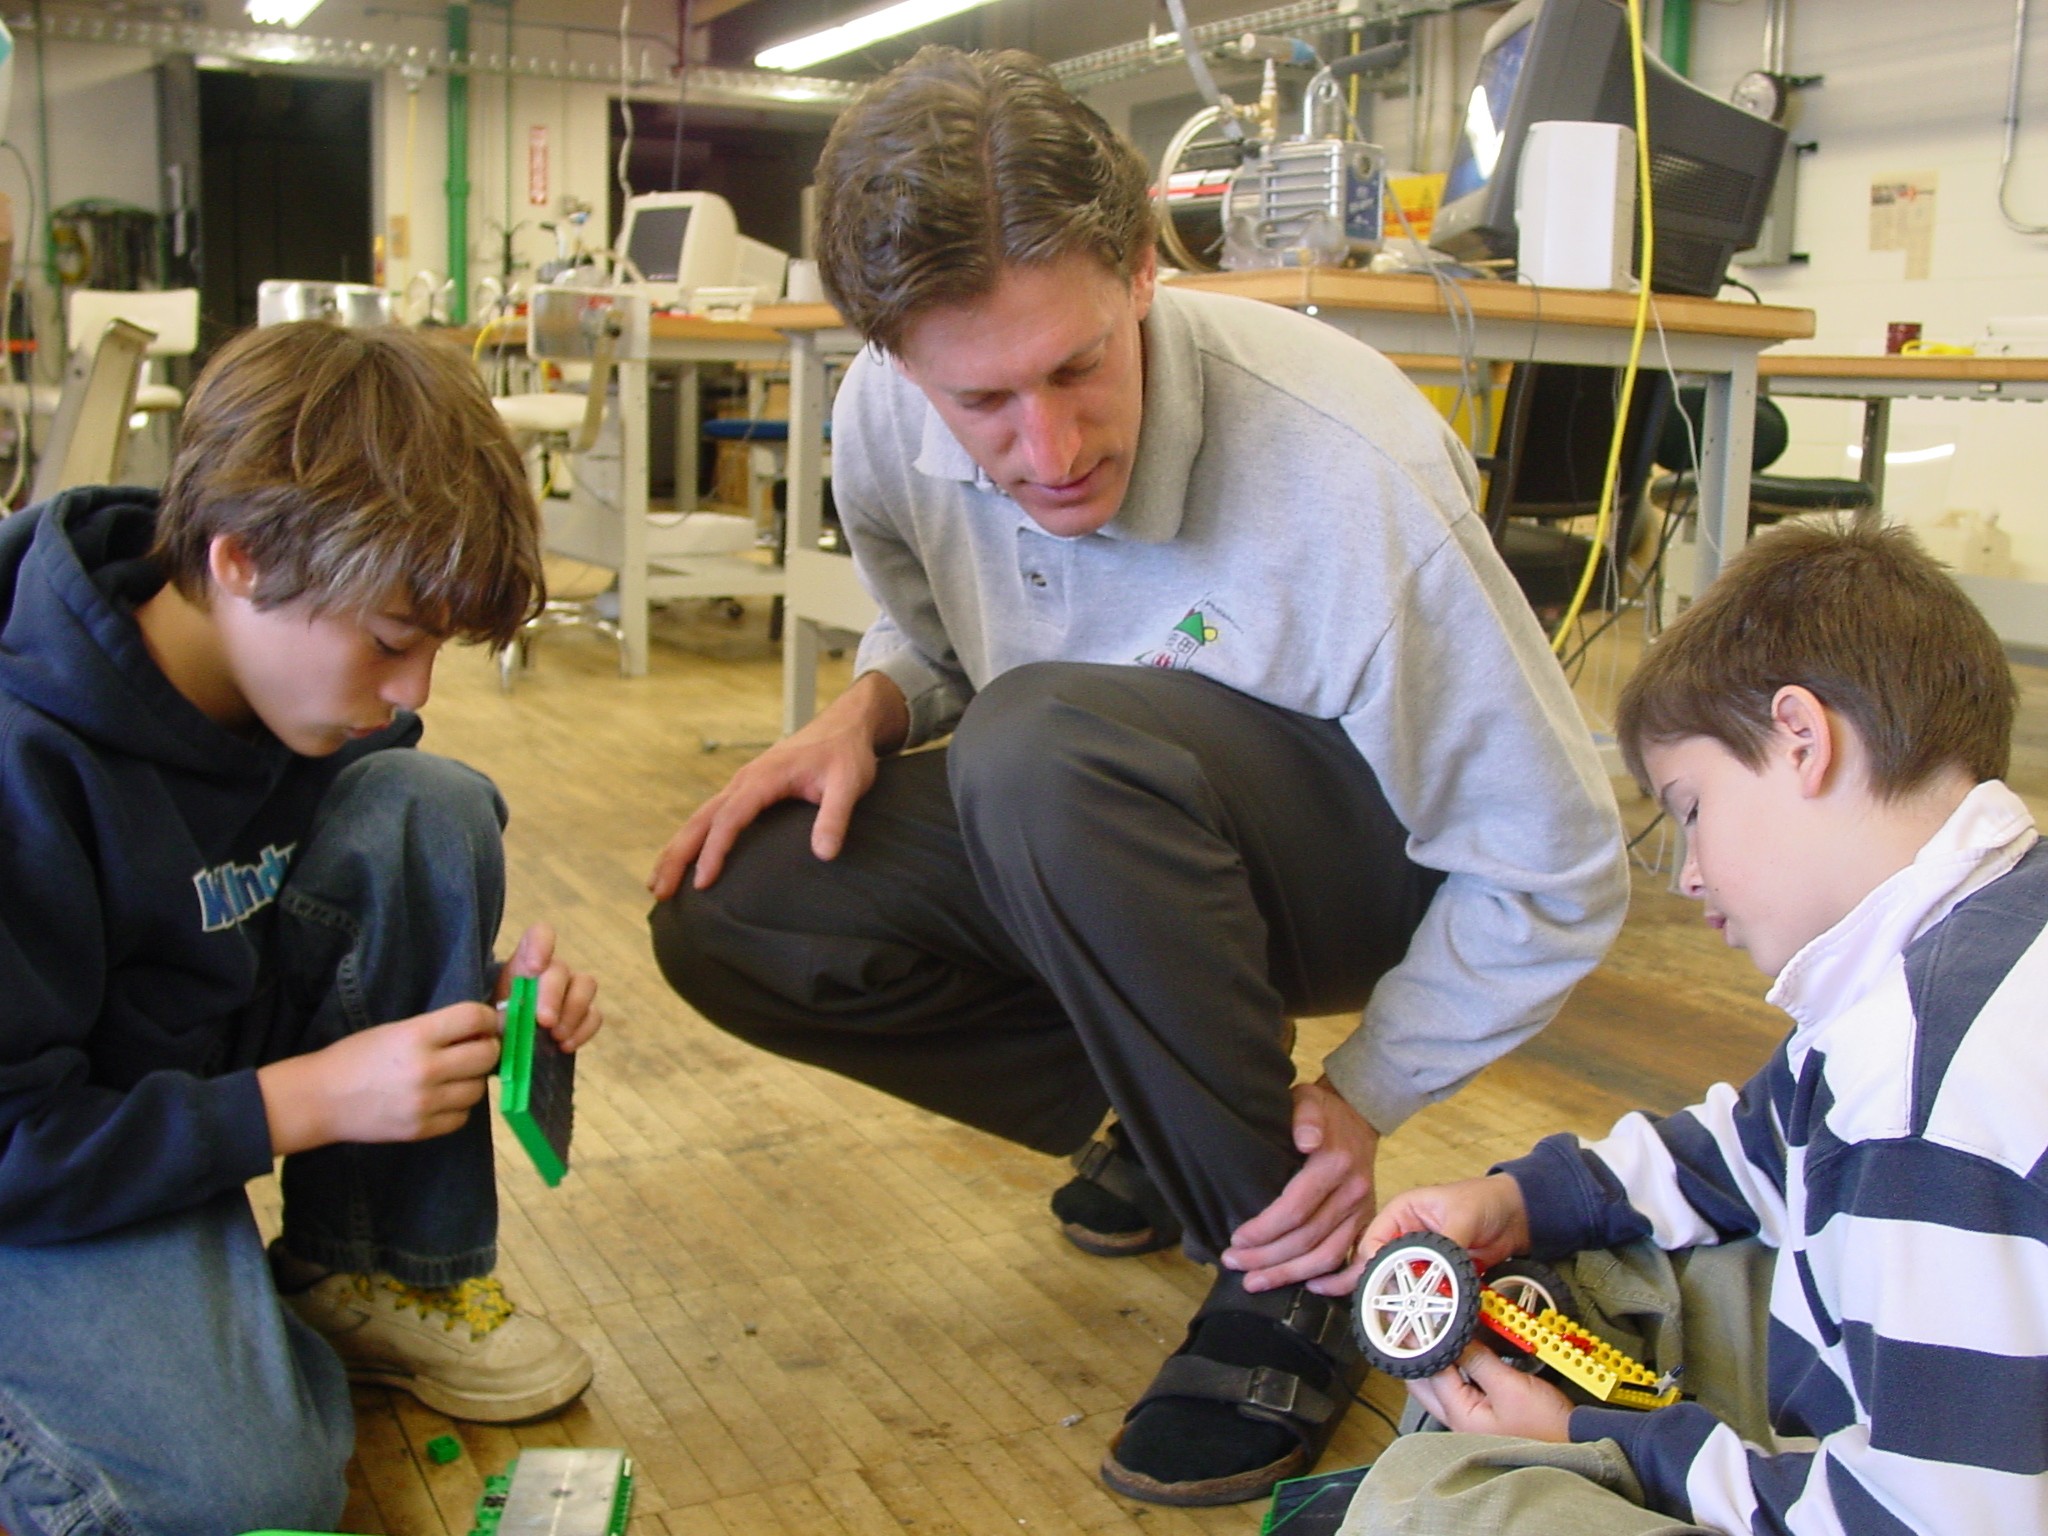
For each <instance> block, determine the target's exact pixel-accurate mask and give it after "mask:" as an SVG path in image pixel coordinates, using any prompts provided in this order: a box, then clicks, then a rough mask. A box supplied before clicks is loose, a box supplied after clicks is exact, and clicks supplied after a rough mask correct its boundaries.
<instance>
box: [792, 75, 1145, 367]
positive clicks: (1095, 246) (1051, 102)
mask: <svg viewBox="0 0 2048 1536" xmlns="http://www.w3.org/2000/svg"><path fill="white" fill-rule="evenodd" d="M818 202H819V208H820V210H821V212H820V214H819V218H818V265H819V270H820V274H821V275H822V277H823V278H824V283H825V290H826V292H827V293H828V294H829V295H830V296H831V298H832V301H833V302H834V303H835V304H837V305H838V306H839V312H840V314H841V315H842V316H844V317H845V319H846V322H847V323H848V324H849V325H851V326H853V327H854V329H856V330H858V331H859V332H860V333H861V335H863V336H864V337H866V338H867V339H868V340H869V341H871V342H874V343H876V344H877V345H878V346H880V347H882V348H884V349H885V350H887V351H891V352H894V351H898V350H899V349H900V348H901V346H902V343H903V339H904V335H905V332H906V331H907V329H908V328H909V326H910V324H911V323H912V322H913V321H914V320H915V319H917V318H918V317H919V316H920V315H922V314H923V313H924V312H925V311H927V310H929V309H932V308H934V307H937V306H940V305H946V304H959V303H965V302H971V301H973V300H975V299H979V298H982V297H984V296H986V295H987V294H989V293H990V292H992V291H993V290H994V288H995V286H996V281H997V279H998V278H999V277H1000V275H1001V273H1002V270H1003V268H1005V267H1007V266H1039V265H1043V264H1045V263H1048V262H1053V261H1058V260H1060V259H1061V258H1062V257H1065V256H1069V255H1072V254H1074V253H1076V252H1085V253H1086V254H1088V255H1091V256H1094V257H1095V258H1097V259H1098V260H1100V261H1101V262H1102V264H1103V265H1104V266H1105V267H1107V268H1109V269H1110V270H1112V271H1116V272H1120V273H1122V274H1123V275H1124V276H1126V277H1134V276H1135V275H1136V274H1137V270H1138V267H1139V265H1140V263H1141V261H1142V260H1143V258H1144V255H1145V253H1146V251H1148V250H1149V249H1150V248H1151V245H1152V238H1153V221H1152V197H1151V175H1150V173H1149V172H1148V171H1147V170H1146V168H1145V162H1144V160H1143V159H1142V158H1141V157H1140V156H1139V154H1138V152H1137V151H1136V150H1135V149H1133V148H1131V146H1130V145H1129V144H1127V143H1125V142H1124V141H1123V140H1122V139H1120V138H1118V137H1117V135H1116V134H1115V132H1114V131H1112V130H1111V128H1110V126H1109V124H1108V123H1106V122H1104V121H1103V120H1102V117H1101V115H1100V114H1098V113H1097V112H1096V111H1095V110H1094V108H1092V107H1090V106H1088V105H1087V104H1086V103H1085V102H1082V101H1080V100H1079V99H1078V98H1076V97H1074V96H1073V95H1071V94H1070V93H1069V92H1068V91H1067V89H1066V87H1064V86H1062V85H1061V84H1060V83H1059V81H1058V80H1056V79H1055V78H1053V75H1052V72H1051V71H1050V70H1048V69H1047V68H1046V67H1045V65H1044V64H1043V63H1041V62H1040V61H1039V60H1038V59H1035V58H1033V57H1032V56H1031V55H1030V54H1028V53H1018V52H1015V51H1007V52H1002V53H962V52H961V51H960V50H959V49H957V48H941V47H935V46H934V47H926V48H920V49H919V50H918V51H917V53H916V54H915V55H914V56H913V57H912V58H911V59H910V60H909V61H908V62H907V63H905V64H903V65H901V66H899V67H898V68H897V69H895V70H893V71H891V72H890V73H889V74H887V75H884V76H883V77H882V78H881V79H880V80H877V81H875V82H874V83H873V84H872V85H870V86H869V87H868V88H867V89H866V90H865V91H863V92H862V93H861V95H860V97H859V98H858V99H857V100H856V101H855V102H854V103H853V105H852V106H850V107H848V108H847V109H846V111H845V112H844V113H842V114H841V115H840V118H839V121H838V122H837V123H836V124H834V125H833V128H832V134H831V137H830V138H828V139H827V140H826V142H825V152H824V154H823V155H822V156H821V157H820V159H819V161H818Z"/></svg>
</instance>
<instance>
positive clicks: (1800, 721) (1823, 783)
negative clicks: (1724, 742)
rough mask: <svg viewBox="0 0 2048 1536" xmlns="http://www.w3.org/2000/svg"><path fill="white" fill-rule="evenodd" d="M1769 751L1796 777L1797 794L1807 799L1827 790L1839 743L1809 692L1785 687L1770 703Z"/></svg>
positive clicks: (1827, 717) (1831, 721) (1828, 718)
mask: <svg viewBox="0 0 2048 1536" xmlns="http://www.w3.org/2000/svg"><path fill="white" fill-rule="evenodd" d="M1771 737H1772V740H1771V748H1772V750H1773V751H1774V752H1777V753H1781V754H1783V756H1784V759H1785V761H1786V762H1787V763H1788V764H1789V765H1790V766H1791V768H1792V771H1793V772H1794V774H1796V775H1797V776H1798V780H1799V791H1800V793H1801V794H1802V795H1805V796H1806V797H1807V798H1809V799H1811V798H1812V797H1813V796H1815V795H1818V794H1820V793H1821V792H1822V791H1823V790H1825V789H1826V788H1827V787H1828V784H1829V773H1830V770H1831V769H1832V768H1833V767H1834V766H1835V763H1836V761H1837V759H1838V757H1839V755H1840V751H1841V746H1842V743H1841V741H1840V739H1839V736H1838V734H1837V732H1836V729H1835V721H1834V717H1833V716H1831V715H1830V714H1829V713H1828V708H1827V706H1826V705H1825V704H1823V703H1821V701H1820V700H1819V699H1818V698H1816V697H1814V694H1813V691H1812V690H1811V689H1809V688H1803V687H1801V686H1800V685H1799V684H1797V683H1787V684H1786V685H1785V686H1784V687H1782V688H1780V689H1779V690H1778V692H1777V695H1776V696H1775V697H1774V698H1772V700H1771Z"/></svg>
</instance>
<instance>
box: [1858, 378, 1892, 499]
mask: <svg viewBox="0 0 2048 1536" xmlns="http://www.w3.org/2000/svg"><path fill="white" fill-rule="evenodd" d="M1891 437H1892V402H1891V400H1890V398H1889V397H1880V398H1878V399H1876V400H1866V401H1864V402H1863V473H1862V476H1861V478H1862V481H1863V483H1864V484H1865V485H1867V486H1869V487H1870V496H1871V508H1872V511H1873V513H1874V515H1876V516H1879V517H1882V516H1883V515H1884V455H1885V450H1886V448H1887V447H1888V446H1889V445H1890V443H1891Z"/></svg>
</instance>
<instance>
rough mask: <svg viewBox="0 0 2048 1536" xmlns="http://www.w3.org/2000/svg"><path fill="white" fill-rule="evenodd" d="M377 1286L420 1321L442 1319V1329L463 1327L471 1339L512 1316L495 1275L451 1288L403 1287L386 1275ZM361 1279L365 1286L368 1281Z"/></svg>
mask: <svg viewBox="0 0 2048 1536" xmlns="http://www.w3.org/2000/svg"><path fill="white" fill-rule="evenodd" d="M376 1278H377V1284H378V1285H379V1286H381V1287H382V1288H383V1289H384V1290H385V1291H386V1292H387V1293H388V1294H390V1295H391V1296H392V1297H393V1298H394V1299H395V1300H396V1301H397V1303H398V1305H399V1306H401V1307H411V1308H412V1309H413V1310H414V1311H416V1312H418V1313H419V1315H420V1316H421V1317H440V1318H443V1319H445V1321H444V1322H443V1323H442V1326H443V1327H444V1328H449V1329H452V1328H454V1327H455V1325H456V1324H457V1323H462V1324H465V1325H466V1326H467V1327H468V1329H469V1336H470V1337H471V1338H472V1339H481V1338H482V1337H484V1335H485V1334H487V1333H489V1332H490V1331H491V1330H492V1329H494V1328H496V1327H497V1326H498V1324H500V1323H502V1322H504V1321H505V1319H506V1318H508V1317H510V1316H511V1315H512V1303H511V1302H510V1301H508V1300H507V1299H506V1297H505V1286H504V1284H503V1282H502V1281H500V1280H499V1279H498V1278H497V1277H496V1276H495V1275H479V1276H476V1277H475V1278H473V1279H469V1280H463V1281H459V1282H458V1283H456V1284H454V1285H444V1286H436V1287H434V1288H432V1289H428V1288H426V1287H423V1286H417V1285H407V1284H405V1283H404V1282H403V1281H401V1280H394V1279H392V1278H391V1277H390V1276H389V1275H379V1276H377V1277H376ZM361 1279H362V1280H363V1281H364V1282H367V1281H368V1279H369V1277H368V1276H363V1277H361Z"/></svg>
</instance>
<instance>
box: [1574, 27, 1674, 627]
mask: <svg viewBox="0 0 2048 1536" xmlns="http://www.w3.org/2000/svg"><path fill="white" fill-rule="evenodd" d="M1628 40H1629V65H1630V73H1631V74H1632V75H1633V76H1634V80H1635V109H1636V196H1637V204H1638V206H1639V207H1640V209H1641V210H1642V230H1643V241H1642V255H1641V258H1640V260H1639V262H1638V271H1639V272H1640V274H1641V275H1640V279H1639V281H1638V283H1637V285H1636V316H1635V326H1634V329H1633V331H1632V332H1631V334H1630V337H1629V349H1628V363H1627V365H1626V366H1625V367H1624V368H1623V369H1622V372H1621V398H1620V401H1619V403H1618V404H1617V406H1616V409H1615V413H1614V437H1613V440H1612V441H1611V442H1609V444H1608V446H1607V471H1606V474H1605V476H1604V477H1603V482H1602V485H1601V490H1600V510H1599V513H1598V514H1597V515H1596V517H1595V518H1594V522H1593V538H1592V545H1591V547H1590V548H1589V549H1588V550H1587V551H1586V568H1585V570H1583V571H1581V572H1580V573H1579V586H1578V590H1577V591H1576V592H1574V593H1573V594H1572V600H1571V602H1570V604H1569V605H1568V606H1567V607H1566V608H1565V611H1564V617H1563V618H1561V619H1560V620H1559V621H1558V625H1557V632H1556V633H1555V634H1554V635H1553V636H1552V637H1551V641H1550V648H1551V650H1552V651H1553V652H1558V653H1562V651H1563V650H1564V645H1565V639H1566V636H1567V635H1569V634H1570V632H1571V627H1572V625H1573V624H1574V623H1575V622H1577V620H1578V616H1579V613H1580V611H1581V610H1582V609H1583V608H1584V607H1585V606H1586V594H1587V593H1588V592H1590V591H1591V590H1592V587H1593V577H1594V574H1595V573H1596V572H1597V571H1598V570H1599V568H1600V552H1601V550H1602V548H1603V547H1604V546H1605V544H1606V542H1607V529H1608V524H1609V522H1610V520H1611V518H1612V515H1613V508H1614V493H1615V482H1616V481H1617V480H1619V479H1620V477H1621V443H1622V437H1623V435H1624V434H1625V433H1626V432H1627V430H1628V416H1629V408H1630V406H1631V405H1633V404H1634V401H1635V392H1636V370H1637V368H1638V366H1639V365H1640V364H1641V362H1642V356H1643V334H1644V332H1645V331H1646V330H1647V329H1648V326H1649V319H1650V280H1651V275H1652V274H1653V273H1654V272H1655V271H1656V270H1657V262H1656V257H1657V240H1656V231H1655V225H1656V219H1655V216H1654V210H1653V208H1652V206H1651V197H1650V124H1649V110H1648V98H1649V83H1648V81H1647V79H1646V78H1645V72H1644V68H1643V3H1642V0H1628Z"/></svg>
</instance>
